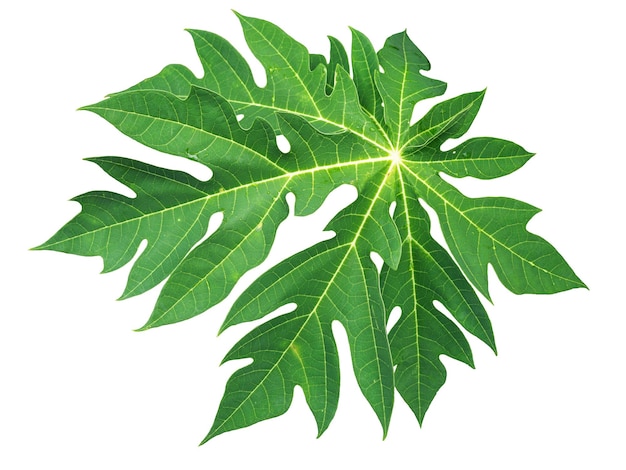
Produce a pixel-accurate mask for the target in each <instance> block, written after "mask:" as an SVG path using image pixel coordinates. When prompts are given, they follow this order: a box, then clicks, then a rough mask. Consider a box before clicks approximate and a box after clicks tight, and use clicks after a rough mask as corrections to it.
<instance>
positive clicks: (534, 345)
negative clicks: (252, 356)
mask: <svg viewBox="0 0 626 470" xmlns="http://www.w3.org/2000/svg"><path fill="white" fill-rule="evenodd" d="M8 5H10V6H8ZM618 7H619V2H616V1H608V0H596V1H593V2H576V1H572V2H557V1H546V0H542V1H524V2H497V1H485V0H479V1H473V2H465V1H447V2H426V1H419V0H416V1H412V2H405V1H404V2H403V1H396V0H385V1H384V2H378V3H375V2H372V3H371V4H369V5H366V4H365V3H364V2H338V1H336V0H333V1H328V0H318V1H315V2H302V3H300V2H281V1H272V0H270V1H263V2H258V1H244V0H238V1H235V0H233V1H213V2H211V1H199V0H195V1H194V0H177V1H176V2H173V1H169V2H165V1H154V0H153V1H132V0H125V1H119V0H110V1H108V2H71V1H63V0H60V1H56V2H43V1H33V2H20V3H19V4H18V3H17V2H12V3H11V4H7V5H4V6H3V7H2V14H1V15H0V17H1V19H0V35H1V41H0V48H1V51H2V73H1V74H0V85H1V87H0V92H1V93H2V111H1V114H0V122H1V125H0V129H1V137H2V147H1V149H2V150H1V152H2V174H3V175H4V177H3V180H2V186H1V187H0V191H2V196H1V201H2V230H1V231H0V237H1V238H2V239H1V243H0V250H2V257H1V258H0V259H1V260H2V268H3V269H2V282H1V284H0V286H1V287H0V292H1V293H2V303H1V304H0V468H3V469H7V470H18V469H19V470H22V469H46V468H63V469H66V470H71V469H87V468H88V469H112V468H115V469H126V468H129V469H130V468H133V469H143V468H146V469H148V468H149V469H151V470H157V469H188V470H195V469H207V468H224V467H228V468H259V469H283V468H284V469H288V468H303V469H315V468H340V467H348V466H349V467H351V468H365V469H370V468H372V469H374V468H383V467H384V468H413V467H414V468H428V469H444V470H445V469H456V468H465V469H479V468H480V469H482V470H489V469H494V470H495V469H504V468H506V469H527V468H536V469H544V468H545V469H554V468H568V469H578V468H580V469H589V468H601V469H623V468H626V456H625V455H624V452H625V450H624V442H625V441H626V431H625V430H624V422H626V407H625V405H624V396H626V387H625V385H624V375H625V366H624V360H625V359H626V354H625V352H624V349H625V346H624V345H625V340H624V332H625V328H626V308H625V306H624V305H625V303H624V281H625V276H624V272H625V271H624V265H625V262H626V259H625V256H624V251H623V242H624V229H623V221H622V219H623V218H624V203H625V202H626V200H625V197H624V170H625V169H626V168H625V164H624V160H625V157H626V154H625V153H626V152H625V151H624V137H623V136H624V128H625V125H626V120H625V119H624V109H626V108H625V106H626V102H625V99H624V83H626V81H625V78H626V77H625V74H624V64H623V58H624V57H623V46H624V44H626V38H625V34H624V30H623V24H622V21H621V20H620V18H622V16H621V10H620V9H619V8H618ZM231 8H232V9H235V10H237V11H239V12H241V13H243V14H245V15H249V16H256V17H261V18H265V19H268V20H270V21H273V22H274V23H276V24H277V25H279V26H281V27H282V28H283V29H285V30H286V31H287V32H288V33H290V34H291V35H292V36H294V37H295V38H296V39H298V40H300V41H301V42H303V43H304V44H305V45H306V46H307V47H308V48H309V50H310V51H311V52H318V53H324V54H326V55H327V54H328V43H327V39H326V35H328V34H330V35H333V36H336V37H338V38H339V39H341V40H342V41H343V42H344V43H345V44H349V41H350V35H349V30H348V26H353V27H355V28H357V29H359V30H361V31H362V32H364V33H365V34H366V35H368V36H369V37H370V39H371V40H372V42H373V43H374V45H375V46H376V47H377V48H379V47H382V45H383V42H384V39H385V38H386V37H387V36H389V35H391V34H394V33H396V32H398V31H401V30H404V29H407V30H408V33H409V35H410V36H411V38H412V39H413V40H414V42H415V43H416V44H417V45H418V47H420V49H421V50H422V51H423V52H424V53H425V54H426V55H427V56H428V57H429V59H430V61H431V63H432V70H431V72H430V75H431V76H433V77H435V78H438V79H441V80H444V81H446V82H447V83H448V92H447V93H446V95H445V98H448V97H452V96H454V95H456V94H460V93H465V92H469V91H476V90H481V89H483V88H485V87H487V88H488V91H487V95H486V98H485V101H484V104H483V106H482V109H481V112H480V113H479V115H478V117H477V119H476V121H475V124H474V126H473V127H472V129H471V131H470V133H469V134H468V137H469V136H479V135H489V136H495V137H500V138H505V139H509V140H513V141H515V142H517V143H519V144H521V145H522V146H524V147H525V148H527V149H528V150H531V151H533V152H536V153H537V155H536V156H535V157H534V158H533V159H532V160H531V161H530V162H529V163H528V164H527V165H526V166H525V167H524V168H522V169H521V170H520V171H518V172H516V173H515V174H514V175H511V176H508V177H505V178H502V179H501V180H498V181H492V182H478V183H477V182H475V181H465V180H463V181H459V182H458V185H459V187H460V188H462V189H463V190H464V191H465V192H466V193H467V194H469V195H478V194H481V195H505V196H510V197H516V198H519V199H522V200H524V201H526V202H529V203H531V204H534V205H536V206H538V207H541V208H542V209H543V212H542V213H540V214H539V215H538V216H536V217H535V218H534V219H533V221H532V222H531V224H530V226H529V228H530V229H532V230H533V231H535V232H536V233H539V234H540V235H542V236H543V237H545V238H546V239H548V240H549V241H550V242H551V243H553V244H554V245H555V246H556V247H557V249H559V251H560V252H561V253H562V254H563V255H564V256H565V258H566V259H567V260H568V262H569V263H570V264H571V265H572V267H573V268H574V269H575V271H576V272H577V274H578V275H579V276H580V277H581V278H582V279H583V281H585V282H586V283H587V285H588V286H589V288H590V290H588V291H587V290H582V289H580V290H576V291H570V292H566V293H562V294H557V295H553V296H521V297H520V296H515V295H513V294H511V293H509V292H507V291H506V290H505V289H503V288H502V287H501V286H500V285H499V284H498V283H497V280H496V279H495V277H492V283H491V292H492V297H493V300H494V305H489V306H488V310H489V313H490V315H491V318H492V322H493V326H494V330H495V335H496V341H497V344H498V349H499V355H498V356H497V357H496V356H494V355H493V354H492V353H491V352H490V350H489V349H488V348H487V347H486V346H484V345H482V344H481V343H479V342H477V341H471V344H472V346H473V349H474V354H475V363H476V369H475V370H472V369H470V368H468V367H466V366H464V365H462V364H458V363H456V362H455V361H452V360H449V359H446V358H444V362H445V364H446V366H447V368H448V380H447V383H446V385H445V386H444V387H443V389H442V390H441V392H440V393H439V395H438V396H437V398H436V399H435V401H434V403H433V405H432V407H431V409H430V411H429V412H428V414H427V416H426V420H425V423H424V426H423V428H421V429H420V428H419V426H418V425H417V422H416V421H415V419H414V417H413V415H412V414H411V412H410V410H409V409H408V407H406V405H404V404H403V403H402V401H401V400H400V399H399V397H398V400H397V402H396V403H397V404H396V407H395V410H394V416H393V419H392V423H391V428H390V431H389V435H388V437H387V439H386V440H385V441H382V440H381V434H382V433H381V430H380V427H379V425H378V422H377V420H376V418H375V416H374V414H373V412H372V411H371V410H370V409H369V407H368V405H367V403H366V402H365V400H364V399H363V398H362V397H361V395H360V393H359V391H358V388H357V386H356V383H355V381H354V379H353V376H352V371H351V370H350V364H349V359H348V357H347V355H346V354H343V356H342V359H343V361H342V371H343V374H342V389H341V398H340V403H339V410H338V412H337V415H336V418H335V420H334V421H333V423H332V424H331V426H330V428H329V429H328V431H327V432H326V433H325V434H324V435H323V436H322V437H321V438H320V439H316V438H315V435H316V429H315V423H314V420H313V417H312V415H311V413H310V412H309V411H308V409H307V408H306V405H305V402H304V399H303V396H302V394H301V393H300V392H299V391H298V392H297V393H296V398H295V400H294V403H293V405H292V407H291V409H290V410H289V411H288V413H287V414H285V415H283V416H282V417H279V418H276V419H273V420H270V421H267V422H264V423H261V424H258V425H255V426H253V427H251V428H247V429H244V430H240V431H236V432H231V433H227V434H225V435H222V436H219V437H217V438H215V439H214V440H213V441H211V442H209V443H208V444H207V445H205V446H203V447H197V444H198V443H199V442H200V440H201V439H202V438H203V437H204V435H205V434H206V432H207V431H208V429H209V427H210V424H211V422H212V419H213V416H214V413H215V411H216V409H217V406H218V403H219V400H220V398H221V395H222V392H223V388H224V385H225V383H226V380H227V378H228V376H229V375H230V373H232V371H233V370H235V368H236V367H237V365H236V364H228V365H225V366H222V367H219V363H220V361H221V359H222V357H223V355H224V354H225V353H226V351H227V350H228V349H229V348H230V346H232V344H234V342H235V341H236V340H237V339H238V338H239V337H240V336H241V335H242V334H243V333H244V332H245V331H246V330H247V327H245V326H243V327H238V328H233V329H232V331H230V330H229V331H227V332H226V333H224V334H223V335H221V336H220V337H216V334H217V330H218V328H219V325H220V323H221V321H222V319H223V318H224V315H225V313H226V310H227V307H228V304H229V303H230V302H231V301H232V297H231V298H229V299H228V300H227V301H226V303H225V304H224V305H223V306H218V307H216V308H214V309H212V310H211V311H209V312H207V313H205V314H204V315H201V316H199V317H197V318H195V319H193V320H190V321H187V322H184V323H181V324H177V325H172V326H169V327H163V328H158V329H155V330H150V331H147V332H143V333H135V332H133V331H132V330H133V329H135V328H137V327H139V326H141V325H143V323H144V322H145V320H146V319H147V318H148V316H149V314H150V311H151V308H152V305H153V304H154V301H155V298H156V295H157V293H158V292H157V291H158V289H155V290H154V291H151V292H149V293H147V294H145V295H142V296H141V297H139V298H133V299H129V300H125V301H123V302H117V301H115V299H116V298H117V297H118V296H119V295H120V294H121V292H122V290H123V287H124V283H125V278H126V275H127V273H128V269H127V268H125V269H122V270H120V271H118V272H115V273H111V274H106V275H100V274H99V271H100V270H101V268H102V264H101V261H100V260H99V259H97V258H93V259H87V258H80V257H76V256H69V255H64V254H60V253H53V252H32V251H28V248H29V247H32V246H35V245H38V244H40V243H42V242H43V241H45V240H46V239H47V238H48V237H49V236H51V235H52V234H53V233H54V232H55V231H56V230H57V229H58V228H60V227H61V225H62V224H63V223H65V222H66V221H67V220H69V218H71V217H72V216H73V215H74V214H75V213H76V211H77V210H78V205H77V204H76V203H72V202H68V199H70V198H71V197H73V196H75V195H77V194H80V193H83V192H86V191H89V190H94V189H112V190H122V189H120V187H119V185H117V184H115V182H112V181H111V180H110V179H109V178H107V177H106V176H105V175H104V174H103V173H102V172H101V171H99V170H98V169H97V167H96V166H95V165H93V164H91V163H88V162H84V161H83V160H82V159H83V158H85V157H91V156H99V155H122V156H126V157H131V158H137V159H141V160H145V161H149V162H153V163H156V164H160V165H164V166H169V167H173V168H178V169H187V170H188V171H190V172H194V171H196V170H197V169H195V168H194V167H192V166H191V165H189V164H188V163H186V162H183V161H181V159H177V158H175V157H170V156H165V155H161V154H159V153H158V152H156V151H152V150H150V149H147V148H143V147H142V146H141V145H139V144H137V143H135V142H134V141H132V140H130V139H129V138H127V137H125V136H123V135H122V134H120V133H119V132H118V131H116V130H115V129H114V128H113V127H112V126H111V125H109V124H108V123H106V122H105V121H104V120H102V119H101V118H99V117H97V116H95V115H92V114H90V113H87V112H76V111H75V110H76V108H78V107H80V106H83V105H86V104H91V103H94V102H96V101H99V100H100V99H102V97H104V95H106V94H107V93H110V92H114V91H120V90H122V89H124V88H126V87H128V86H130V85H132V84H134V83H136V82H138V81H140V80H141V79H143V78H146V77H148V76H150V75H152V74H154V73H156V72H158V71H159V70H160V69H161V68H162V67H163V66H165V65H166V64H169V63H183V64H185V65H187V66H189V67H190V68H192V70H194V71H196V72H197V73H199V72H200V67H199V63H198V60H197V57H196V55H195V51H194V48H193V44H192V41H191V38H190V37H189V35H188V34H187V33H186V32H185V31H184V28H197V29H206V30H211V31H214V32H217V33H219V34H221V35H223V36H225V37H227V38H228V39H229V40H231V42H233V43H234V44H235V45H236V46H237V47H238V48H239V49H240V50H245V43H244V41H243V38H242V34H241V31H240V28H239V25H238V22H237V20H236V17H235V15H233V14H232V12H231V11H230V10H231ZM247 56H248V57H249V54H247ZM437 101H438V100H432V102H431V103H429V104H428V105H425V106H424V107H423V108H420V109H422V112H423V111H425V110H426V109H427V106H430V104H432V103H435V102H437ZM339 203H340V198H339V197H338V198H335V199H333V201H330V203H329V204H327V205H325V206H324V211H323V212H322V213H321V214H318V215H316V216H314V217H313V218H311V219H308V220H297V221H293V220H292V221H290V222H289V223H288V224H287V225H286V226H285V227H282V228H281V231H280V237H282V238H281V239H280V241H279V243H278V248H277V249H276V250H274V251H273V252H272V254H271V259H270V262H276V261H277V260H278V259H280V258H281V256H284V255H286V254H288V252H289V251H290V252H293V251H294V250H295V249H297V247H296V246H295V245H293V246H290V244H291V242H292V241H294V238H297V241H298V243H300V245H299V246H302V245H303V244H305V243H313V241H314V239H315V237H316V236H317V237H319V236H321V235H320V234H321V230H322V227H323V224H324V221H325V220H327V219H328V217H330V216H331V215H332V213H333V211H334V210H336V208H337V207H338V206H337V204H339ZM305 224H306V225H305ZM294 230H298V231H300V230H304V231H305V232H306V233H307V234H309V235H310V238H306V239H303V238H302V237H301V235H297V236H296V235H293V234H294V233H296V232H294ZM290 237H293V238H290ZM281 250H282V251H281ZM257 274H258V272H257ZM253 275H254V273H252V274H251V275H250V276H246V278H245V279H244V280H243V282H242V284H241V286H239V287H242V286H244V285H246V284H247V283H249V282H250V280H251V279H252V277H253ZM338 340H339V343H340V347H341V348H342V352H346V342H345V338H343V337H341V335H339V338H338Z"/></svg>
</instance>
